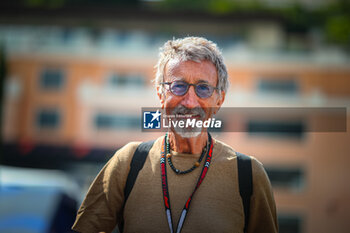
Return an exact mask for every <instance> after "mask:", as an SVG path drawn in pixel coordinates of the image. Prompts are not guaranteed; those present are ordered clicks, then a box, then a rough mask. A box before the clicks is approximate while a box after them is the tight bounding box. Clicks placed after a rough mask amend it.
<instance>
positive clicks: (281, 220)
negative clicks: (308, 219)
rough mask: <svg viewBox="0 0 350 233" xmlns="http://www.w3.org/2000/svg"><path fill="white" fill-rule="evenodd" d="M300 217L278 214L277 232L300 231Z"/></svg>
mask: <svg viewBox="0 0 350 233" xmlns="http://www.w3.org/2000/svg"><path fill="white" fill-rule="evenodd" d="M301 224H302V219H301V217H300V216H297V215H286V214H280V215H279V216H278V226H279V231H278V232H279V233H301V232H302V229H301V227H302V226H301Z"/></svg>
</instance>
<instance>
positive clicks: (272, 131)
mask: <svg viewBox="0 0 350 233" xmlns="http://www.w3.org/2000/svg"><path fill="white" fill-rule="evenodd" d="M305 130H306V127H305V124H304V122H303V121H301V120H300V121H299V120H298V121H268V120H250V121H248V123H247V131H248V133H249V134H251V135H263V136H272V137H281V136H282V137H289V138H302V137H303V135H304V133H305Z"/></svg>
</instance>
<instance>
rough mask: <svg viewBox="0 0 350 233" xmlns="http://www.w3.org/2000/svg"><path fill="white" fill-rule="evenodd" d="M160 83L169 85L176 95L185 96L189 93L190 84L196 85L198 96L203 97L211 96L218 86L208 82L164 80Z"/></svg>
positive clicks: (195, 89)
mask: <svg viewBox="0 0 350 233" xmlns="http://www.w3.org/2000/svg"><path fill="white" fill-rule="evenodd" d="M160 84H163V85H169V87H170V88H169V90H170V92H171V93H173V94H174V95H176V96H183V95H185V94H186V93H187V91H188V89H189V88H190V86H193V87H194V91H195V92H196V94H197V96H198V97H199V98H202V99H206V98H209V97H210V96H211V95H212V94H213V92H214V90H217V89H218V88H217V87H213V86H211V85H209V84H207V83H198V84H190V83H187V82H184V81H174V82H162V83H160Z"/></svg>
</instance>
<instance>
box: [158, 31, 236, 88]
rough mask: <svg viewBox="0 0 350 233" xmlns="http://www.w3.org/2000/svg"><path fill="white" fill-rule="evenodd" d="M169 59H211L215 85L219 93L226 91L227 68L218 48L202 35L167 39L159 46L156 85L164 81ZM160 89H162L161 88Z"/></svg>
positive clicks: (227, 83) (197, 60)
mask: <svg viewBox="0 0 350 233" xmlns="http://www.w3.org/2000/svg"><path fill="white" fill-rule="evenodd" d="M171 59H179V60H180V61H196V62H200V61H203V60H208V61H211V62H212V63H213V64H214V65H215V67H216V71H217V74H218V83H217V87H218V88H219V90H220V91H219V94H221V91H224V92H226V91H227V89H228V85H229V80H228V75H227V69H226V66H225V64H224V59H223V57H222V54H221V52H220V50H219V48H218V47H217V45H216V44H215V43H213V42H212V41H210V40H207V39H205V38H203V37H185V38H182V39H173V40H169V41H167V42H166V43H165V44H164V46H163V47H161V48H160V53H159V60H158V63H157V65H156V69H157V73H156V77H155V85H156V86H159V85H160V83H161V82H164V71H165V66H166V64H167V63H168V62H169V60H171ZM161 90H162V91H163V88H161Z"/></svg>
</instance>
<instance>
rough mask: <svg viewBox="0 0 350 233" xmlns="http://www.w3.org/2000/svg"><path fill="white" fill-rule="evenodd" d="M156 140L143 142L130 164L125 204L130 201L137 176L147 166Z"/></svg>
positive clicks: (125, 190)
mask: <svg viewBox="0 0 350 233" xmlns="http://www.w3.org/2000/svg"><path fill="white" fill-rule="evenodd" d="M153 143H154V140H152V141H148V142H143V143H141V144H140V145H139V146H138V147H137V148H136V151H135V153H134V155H133V157H132V160H131V163H130V171H129V175H128V178H127V180H126V185H125V189H124V204H125V203H126V201H127V200H128V197H129V195H130V192H131V190H132V188H133V187H134V184H135V181H136V178H137V175H138V174H139V172H140V170H141V169H142V168H143V165H144V164H145V161H146V158H147V156H148V152H149V150H150V149H151V148H152V146H153Z"/></svg>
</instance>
